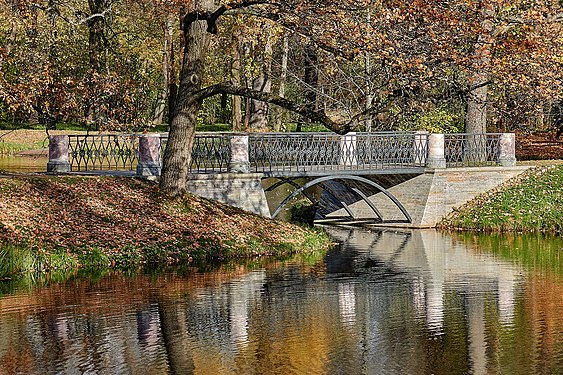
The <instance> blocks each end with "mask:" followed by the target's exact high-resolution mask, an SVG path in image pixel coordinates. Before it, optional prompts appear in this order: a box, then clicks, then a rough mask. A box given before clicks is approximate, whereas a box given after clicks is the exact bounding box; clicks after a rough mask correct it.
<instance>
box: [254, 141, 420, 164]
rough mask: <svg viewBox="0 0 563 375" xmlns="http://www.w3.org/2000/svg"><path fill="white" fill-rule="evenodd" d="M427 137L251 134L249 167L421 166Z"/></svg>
mask: <svg viewBox="0 0 563 375" xmlns="http://www.w3.org/2000/svg"><path fill="white" fill-rule="evenodd" d="M427 139H428V135H427V134H416V133H394V132H393V133H392V132H389V133H357V134H350V135H345V136H339V135H337V134H334V133H309V134H307V133H300V134H287V133H278V134H275V133H274V134H272V133H270V134H264V133H261V134H254V135H251V136H250V141H249V153H250V164H251V167H252V169H253V170H255V171H256V172H273V171H276V172H283V171H291V172H304V171H334V170H366V169H388V168H411V167H422V166H424V163H425V161H426V155H427V152H428V151H427Z"/></svg>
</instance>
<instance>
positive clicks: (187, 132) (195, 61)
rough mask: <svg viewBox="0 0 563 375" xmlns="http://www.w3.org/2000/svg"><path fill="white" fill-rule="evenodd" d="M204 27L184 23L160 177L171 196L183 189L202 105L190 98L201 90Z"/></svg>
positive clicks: (206, 37)
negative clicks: (175, 93)
mask: <svg viewBox="0 0 563 375" xmlns="http://www.w3.org/2000/svg"><path fill="white" fill-rule="evenodd" d="M200 4H201V6H202V7H203V8H204V10H209V9H210V8H211V7H212V6H213V1H210V0H204V1H202V2H201V3H200ZM206 29H207V23H206V22H203V21H194V22H191V23H189V24H188V25H185V26H184V39H185V48H184V59H183V66H182V70H181V73H180V88H179V90H178V97H177V99H176V106H175V108H174V111H173V115H172V121H171V122H170V131H169V134H168V145H167V147H166V151H165V153H164V160H163V166H162V176H161V179H160V188H161V190H162V191H164V192H165V193H167V194H169V195H171V196H179V195H182V194H183V193H185V191H186V182H187V177H188V170H189V166H190V162H191V150H192V145H193V140H194V136H195V127H196V123H197V114H198V112H199V110H200V108H201V104H202V100H200V99H196V98H194V93H195V92H197V91H198V90H200V89H201V85H202V79H203V74H204V64H205V56H206V54H207V52H208V49H209V39H210V34H209V33H208V32H207V30H206Z"/></svg>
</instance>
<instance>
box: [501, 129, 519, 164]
mask: <svg viewBox="0 0 563 375" xmlns="http://www.w3.org/2000/svg"><path fill="white" fill-rule="evenodd" d="M498 163H499V164H500V165H502V166H503V167H514V166H515V165H516V135H515V134H514V133H503V134H501V135H500V142H499V156H498Z"/></svg>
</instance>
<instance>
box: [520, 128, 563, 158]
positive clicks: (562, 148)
mask: <svg viewBox="0 0 563 375" xmlns="http://www.w3.org/2000/svg"><path fill="white" fill-rule="evenodd" d="M516 158H517V159H518V160H557V159H563V135H562V136H561V137H560V139H556V138H555V132H537V133H533V134H529V133H517V134H516Z"/></svg>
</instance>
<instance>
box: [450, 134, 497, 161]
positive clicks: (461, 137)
mask: <svg viewBox="0 0 563 375" xmlns="http://www.w3.org/2000/svg"><path fill="white" fill-rule="evenodd" d="M500 136H501V135H500V134H492V133H488V134H446V135H444V154H445V158H446V165H447V166H448V167H470V166H485V165H496V164H497V162H498V159H499V153H500Z"/></svg>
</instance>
